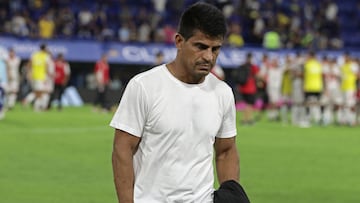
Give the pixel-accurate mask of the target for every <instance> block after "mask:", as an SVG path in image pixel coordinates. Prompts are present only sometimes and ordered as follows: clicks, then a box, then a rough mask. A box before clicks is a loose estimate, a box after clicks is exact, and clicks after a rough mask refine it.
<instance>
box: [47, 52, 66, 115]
mask: <svg viewBox="0 0 360 203" xmlns="http://www.w3.org/2000/svg"><path fill="white" fill-rule="evenodd" d="M54 65H55V72H54V84H55V88H54V91H53V93H52V94H51V98H50V102H49V106H48V108H49V109H50V108H51V106H52V101H53V100H54V99H55V100H56V101H57V108H58V110H61V109H62V102H61V98H62V95H63V93H64V90H65V88H66V85H67V84H68V81H69V79H70V74H71V69H70V65H69V63H68V62H67V61H66V60H65V59H64V55H63V54H62V53H60V54H58V55H57V57H56V60H55V62H54Z"/></svg>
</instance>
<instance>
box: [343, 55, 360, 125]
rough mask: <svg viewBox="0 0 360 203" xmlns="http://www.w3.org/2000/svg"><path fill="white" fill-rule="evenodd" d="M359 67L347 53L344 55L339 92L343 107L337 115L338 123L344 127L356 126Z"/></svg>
mask: <svg viewBox="0 0 360 203" xmlns="http://www.w3.org/2000/svg"><path fill="white" fill-rule="evenodd" d="M358 73H359V66H358V64H357V63H355V61H354V60H353V59H352V58H351V56H350V54H349V53H345V54H344V64H343V65H342V66H341V91H342V94H343V105H342V107H341V111H340V113H339V115H338V122H339V123H340V124H344V125H350V126H354V125H355V124H356V113H355V106H356V80H357V78H358Z"/></svg>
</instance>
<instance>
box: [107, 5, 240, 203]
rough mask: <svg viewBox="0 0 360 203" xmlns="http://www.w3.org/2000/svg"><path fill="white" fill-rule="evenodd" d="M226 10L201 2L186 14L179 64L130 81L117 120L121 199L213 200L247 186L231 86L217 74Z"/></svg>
mask: <svg viewBox="0 0 360 203" xmlns="http://www.w3.org/2000/svg"><path fill="white" fill-rule="evenodd" d="M225 33H226V21H225V19H224V16H223V15H222V13H221V11H219V10H218V9H217V8H216V7H213V6H211V5H209V4H206V3H196V4H194V5H193V6H191V7H190V8H188V9H187V10H186V11H185V12H184V13H183V15H182V17H181V20H180V25H179V30H178V33H177V34H176V35H175V45H176V48H177V55H176V58H175V60H174V61H172V62H170V63H168V64H163V65H160V66H156V67H154V68H152V69H150V70H148V71H146V72H143V73H140V74H139V75H137V76H135V77H134V78H132V79H131V80H130V82H129V83H128V85H127V87H126V89H125V92H124V94H123V96H122V98H121V101H120V104H119V107H118V109H117V111H116V113H115V114H114V117H113V119H112V120H111V122H110V126H112V127H113V128H115V138H114V149H113V157H112V158H113V171H114V179H115V186H116V191H117V194H118V199H119V202H121V203H127V202H131V203H133V202H135V203H165V202H169V203H170V202H173V203H174V202H187V203H191V202H194V203H210V202H213V195H214V194H213V193H214V188H213V184H214V169H213V164H212V163H213V162H212V161H213V155H214V154H213V152H214V149H215V163H216V169H217V177H218V180H219V183H220V184H222V183H224V182H225V181H227V180H235V181H239V155H238V152H237V149H236V144H235V136H236V119H235V118H236V113H235V101H234V95H233V92H232V90H231V88H230V87H229V86H228V85H227V84H226V83H225V82H223V81H221V80H219V79H218V78H216V77H215V76H214V75H213V74H209V73H210V71H211V68H212V67H213V66H214V65H215V63H216V58H217V56H218V54H219V52H220V48H221V46H222V44H223V42H224V36H225Z"/></svg>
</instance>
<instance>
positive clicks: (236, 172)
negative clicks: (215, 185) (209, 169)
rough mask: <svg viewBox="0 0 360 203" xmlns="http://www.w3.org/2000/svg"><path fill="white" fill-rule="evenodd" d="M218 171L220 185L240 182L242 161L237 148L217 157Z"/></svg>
mask: <svg viewBox="0 0 360 203" xmlns="http://www.w3.org/2000/svg"><path fill="white" fill-rule="evenodd" d="M216 170H217V177H218V180H219V183H220V184H221V183H223V182H224V181H227V180H235V181H240V161H239V154H238V152H237V150H236V147H233V148H231V149H230V150H228V151H226V152H223V153H221V154H219V155H217V156H216Z"/></svg>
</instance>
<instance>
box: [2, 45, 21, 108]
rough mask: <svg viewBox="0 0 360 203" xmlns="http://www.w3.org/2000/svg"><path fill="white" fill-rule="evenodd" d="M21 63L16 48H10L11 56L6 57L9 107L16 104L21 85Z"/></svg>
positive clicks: (7, 103)
mask: <svg viewBox="0 0 360 203" xmlns="http://www.w3.org/2000/svg"><path fill="white" fill-rule="evenodd" d="M20 63H21V59H20V57H18V56H17V55H16V53H15V50H14V49H12V48H10V49H9V56H8V58H7V59H6V65H7V72H8V88H7V93H6V95H7V96H6V98H7V102H6V105H7V108H8V109H12V108H13V107H14V106H15V103H16V99H17V94H18V92H19V86H20V76H19V74H20V73H19V66H20Z"/></svg>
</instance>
